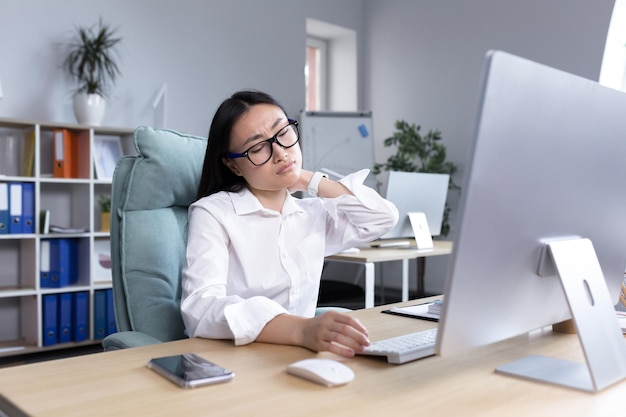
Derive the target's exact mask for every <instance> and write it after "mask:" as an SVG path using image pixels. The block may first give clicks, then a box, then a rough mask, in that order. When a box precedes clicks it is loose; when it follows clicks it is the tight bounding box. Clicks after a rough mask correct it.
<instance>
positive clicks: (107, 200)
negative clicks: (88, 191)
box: [98, 194, 111, 213]
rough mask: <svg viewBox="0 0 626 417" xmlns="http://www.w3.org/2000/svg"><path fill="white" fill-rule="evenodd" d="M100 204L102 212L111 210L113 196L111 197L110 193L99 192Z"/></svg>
mask: <svg viewBox="0 0 626 417" xmlns="http://www.w3.org/2000/svg"><path fill="white" fill-rule="evenodd" d="M98 204H99V205H100V212H102V213H110V212H111V197H109V196H108V195H104V194H99V195H98Z"/></svg>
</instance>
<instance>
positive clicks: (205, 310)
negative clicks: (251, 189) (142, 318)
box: [181, 206, 286, 345]
mask: <svg viewBox="0 0 626 417" xmlns="http://www.w3.org/2000/svg"><path fill="white" fill-rule="evenodd" d="M188 233H189V234H188V240H187V253H186V261H185V266H184V268H183V271H182V273H183V279H182V295H181V314H182V317H183V321H184V323H185V327H186V330H187V335H188V336H189V337H206V338H212V339H232V340H234V342H235V344H236V345H243V344H247V343H251V342H253V341H254V340H255V339H256V338H257V336H258V334H259V333H260V332H261V330H262V329H263V328H264V327H265V325H266V324H267V323H268V322H269V321H270V320H272V319H273V318H274V317H276V316H277V315H279V314H283V313H286V310H285V309H284V308H283V307H282V306H281V305H279V304H278V303H276V302H274V301H273V300H271V299H269V298H266V297H250V298H248V299H244V298H242V297H240V296H237V295H228V294H227V286H228V283H227V277H228V262H229V261H228V260H229V259H230V253H229V250H228V236H227V234H226V232H225V230H224V228H223V227H222V225H221V224H220V222H219V221H218V220H217V219H215V217H214V216H213V215H211V213H210V212H209V210H207V209H206V208H204V207H202V206H192V207H191V209H190V211H189V232H188Z"/></svg>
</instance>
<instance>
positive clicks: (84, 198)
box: [0, 118, 135, 357]
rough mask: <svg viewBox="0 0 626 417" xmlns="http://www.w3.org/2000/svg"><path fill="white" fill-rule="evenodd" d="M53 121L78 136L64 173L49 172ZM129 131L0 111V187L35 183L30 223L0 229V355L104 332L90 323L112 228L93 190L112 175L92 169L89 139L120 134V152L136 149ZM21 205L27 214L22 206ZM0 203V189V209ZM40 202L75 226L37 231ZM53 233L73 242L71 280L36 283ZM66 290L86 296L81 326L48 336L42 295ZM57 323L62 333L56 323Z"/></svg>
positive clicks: (105, 191) (55, 218)
mask: <svg viewBox="0 0 626 417" xmlns="http://www.w3.org/2000/svg"><path fill="white" fill-rule="evenodd" d="M59 129H66V130H67V131H69V132H70V133H71V135H72V137H73V140H74V141H76V142H78V143H77V148H76V149H75V150H76V152H75V155H74V157H73V158H72V161H73V162H74V163H75V164H76V168H75V169H74V171H73V175H71V176H70V177H68V178H59V177H55V176H54V166H55V162H56V161H55V159H54V158H55V139H54V133H55V132H58V130H59ZM133 132H134V129H127V128H108V127H92V126H81V125H73V124H60V123H48V122H36V121H27V120H16V119H3V118H0V154H2V157H1V158H0V191H2V190H3V189H4V188H10V185H11V184H15V183H17V184H29V186H27V187H28V189H30V188H32V189H33V190H34V193H33V195H34V199H33V200H34V201H33V204H32V205H33V207H32V210H33V213H32V214H33V217H34V219H33V220H34V228H33V230H32V231H26V232H19V229H16V230H18V231H17V232H13V233H11V232H9V231H7V232H3V233H0V265H1V267H0V321H1V322H2V326H0V357H4V356H11V355H18V354H24V353H33V352H40V351H45V350H56V349H63V348H70V347H76V346H80V345H85V344H96V343H99V342H100V339H101V338H102V335H101V332H99V331H97V330H96V327H97V323H96V320H98V319H99V315H100V310H97V309H98V308H99V307H98V306H99V305H100V303H101V301H100V300H101V299H103V298H102V297H101V295H102V294H101V293H100V291H102V292H106V291H107V290H108V291H109V292H110V289H111V278H110V266H109V267H108V269H107V264H106V259H105V261H104V262H102V258H101V257H99V254H100V253H101V252H104V251H106V249H107V248H108V247H109V244H110V243H109V242H110V235H109V232H108V231H101V230H102V229H103V228H102V225H101V213H100V207H99V204H98V196H99V195H101V194H102V195H109V196H110V195H111V179H110V178H104V179H102V178H99V177H98V175H96V166H95V163H94V161H95V160H96V156H97V155H96V153H95V149H96V146H95V144H96V143H97V141H98V140H100V139H105V140H107V141H111V140H112V138H113V140H115V139H118V140H119V144H120V145H121V149H122V153H123V154H127V155H134V154H135V151H134V146H133ZM2 184H7V186H6V187H3V186H2ZM24 189H27V188H24ZM15 200H17V199H15ZM9 209H11V207H9ZM22 209H23V211H24V213H23V214H24V216H26V214H27V213H26V211H27V207H22ZM1 210H2V195H1V194H0V213H1ZM42 210H48V211H49V222H50V224H51V225H58V226H62V227H65V228H69V229H75V230H74V231H73V232H71V233H55V232H50V233H47V234H43V233H40V231H41V230H40V228H41V224H40V223H41V219H40V216H39V213H40V212H41V211H42ZM1 219H2V218H1V217H0V220H1ZM0 227H1V225H0ZM54 239H70V240H72V241H73V242H75V245H74V246H75V247H76V250H75V252H74V255H73V256H72V260H71V265H72V268H74V271H75V272H74V277H75V278H74V279H73V280H72V282H71V283H70V284H69V285H65V286H62V287H54V288H49V287H47V286H46V285H43V286H42V277H41V271H42V266H43V267H44V269H45V266H46V264H47V262H48V260H47V258H46V256H44V259H43V263H42V242H46V241H52V240H54ZM46 253H47V252H46ZM105 258H106V257H105ZM107 274H108V275H107ZM68 293H70V294H74V297H76V298H78V296H77V295H76V294H80V297H81V299H84V298H86V300H87V309H86V313H85V314H86V315H84V316H83V317H82V319H83V320H85V321H86V334H84V335H83V336H82V337H74V336H77V335H74V336H72V337H70V338H69V339H70V340H69V341H67V339H68V338H67V337H64V338H61V337H58V338H57V341H56V342H52V343H50V341H49V340H47V339H49V336H50V335H49V333H46V332H45V331H46V330H47V329H46V326H47V325H48V324H50V323H49V322H50V320H49V316H46V315H45V311H44V301H45V300H46V302H47V300H48V299H49V298H50V297H48V296H49V295H53V294H57V295H59V297H58V298H59V299H61V294H68ZM63 298H64V299H65V298H67V296H66V297H63ZM46 308H47V307H46ZM59 308H60V303H59ZM57 311H58V312H59V313H60V315H62V313H61V311H60V310H58V309H57ZM76 311H78V310H73V313H76ZM58 320H60V318H57V321H58ZM44 322H46V323H44ZM59 325H61V324H60V323H59ZM57 330H58V331H59V336H60V331H61V328H60V327H59V328H58V329H57ZM74 330H75V329H74Z"/></svg>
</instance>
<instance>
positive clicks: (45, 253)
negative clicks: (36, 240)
mask: <svg viewBox="0 0 626 417" xmlns="http://www.w3.org/2000/svg"><path fill="white" fill-rule="evenodd" d="M50 265H51V262H50V241H49V240H42V241H41V251H40V253H39V283H40V284H39V285H40V286H41V288H52V282H51V281H52V274H51V271H50Z"/></svg>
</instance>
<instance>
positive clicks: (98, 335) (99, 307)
mask: <svg viewBox="0 0 626 417" xmlns="http://www.w3.org/2000/svg"><path fill="white" fill-rule="evenodd" d="M106 306H107V301H106V291H104V290H99V291H94V293H93V338H94V339H96V340H99V339H103V338H104V336H106V331H107V330H106V329H107V313H106Z"/></svg>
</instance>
